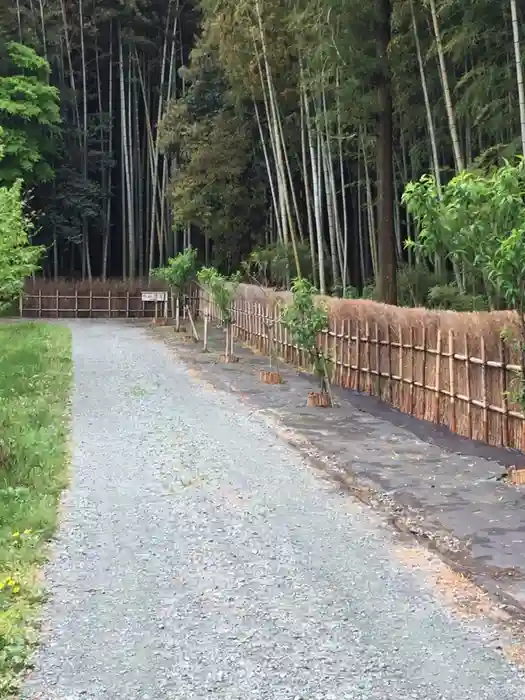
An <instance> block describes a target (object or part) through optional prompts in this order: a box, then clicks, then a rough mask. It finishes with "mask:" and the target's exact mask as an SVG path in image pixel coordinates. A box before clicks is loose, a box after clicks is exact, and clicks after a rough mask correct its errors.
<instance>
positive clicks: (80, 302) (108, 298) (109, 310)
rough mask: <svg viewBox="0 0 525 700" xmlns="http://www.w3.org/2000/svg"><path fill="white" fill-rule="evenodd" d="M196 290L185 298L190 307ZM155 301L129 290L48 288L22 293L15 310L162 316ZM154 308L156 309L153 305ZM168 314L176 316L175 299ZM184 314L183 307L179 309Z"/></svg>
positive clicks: (30, 314) (23, 313)
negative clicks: (49, 290) (84, 290)
mask: <svg viewBox="0 0 525 700" xmlns="http://www.w3.org/2000/svg"><path fill="white" fill-rule="evenodd" d="M195 296H196V293H193V294H192V295H190V296H189V297H187V298H186V299H185V302H186V303H189V305H190V308H192V309H194V308H195V303H196V299H195ZM161 306H162V303H159V304H158V305H157V304H156V303H155V302H149V301H147V302H144V301H143V300H142V296H141V295H140V294H136V293H134V294H132V293H130V292H122V291H121V292H116V293H115V292H112V291H111V290H107V291H105V292H98V293H97V292H88V293H84V292H83V293H79V292H78V290H71V291H70V292H67V291H64V290H59V289H57V290H56V291H54V292H53V293H49V292H47V291H45V292H42V290H38V292H34V293H30V292H25V293H24V294H23V295H21V296H20V298H19V303H18V312H19V316H20V317H24V318H154V317H155V316H156V315H162V311H161V310H160V307H161ZM156 307H157V308H156ZM168 309H169V315H171V316H172V317H174V315H175V311H174V309H175V300H174V298H173V295H170V299H169V305H168ZM181 314H182V315H184V308H182V310H181Z"/></svg>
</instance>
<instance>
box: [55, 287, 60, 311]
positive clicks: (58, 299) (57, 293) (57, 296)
mask: <svg viewBox="0 0 525 700" xmlns="http://www.w3.org/2000/svg"><path fill="white" fill-rule="evenodd" d="M59 313H60V295H59V291H58V289H57V290H56V301H55V314H56V317H57V318H58V317H59Z"/></svg>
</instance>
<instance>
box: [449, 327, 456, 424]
mask: <svg viewBox="0 0 525 700" xmlns="http://www.w3.org/2000/svg"><path fill="white" fill-rule="evenodd" d="M448 372H449V381H450V410H451V413H452V416H451V419H450V429H451V430H452V432H453V433H455V432H457V431H456V381H455V379H456V378H455V376H454V334H453V333H452V331H449V332H448Z"/></svg>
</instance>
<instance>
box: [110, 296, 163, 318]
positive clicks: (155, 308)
mask: <svg viewBox="0 0 525 700" xmlns="http://www.w3.org/2000/svg"><path fill="white" fill-rule="evenodd" d="M156 312H157V302H155V316H157V313H156ZM108 318H111V289H110V290H109V292H108Z"/></svg>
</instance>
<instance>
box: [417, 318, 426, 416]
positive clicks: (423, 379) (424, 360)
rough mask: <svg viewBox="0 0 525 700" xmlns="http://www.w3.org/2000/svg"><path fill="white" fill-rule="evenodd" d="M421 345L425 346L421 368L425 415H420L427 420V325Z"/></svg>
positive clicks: (424, 328) (424, 327)
mask: <svg viewBox="0 0 525 700" xmlns="http://www.w3.org/2000/svg"><path fill="white" fill-rule="evenodd" d="M421 347H422V348H423V350H422V352H423V367H422V369H421V384H422V386H423V389H422V391H423V415H422V416H418V417H419V418H423V420H425V418H426V414H427V327H426V326H423V330H422V338H421Z"/></svg>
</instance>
